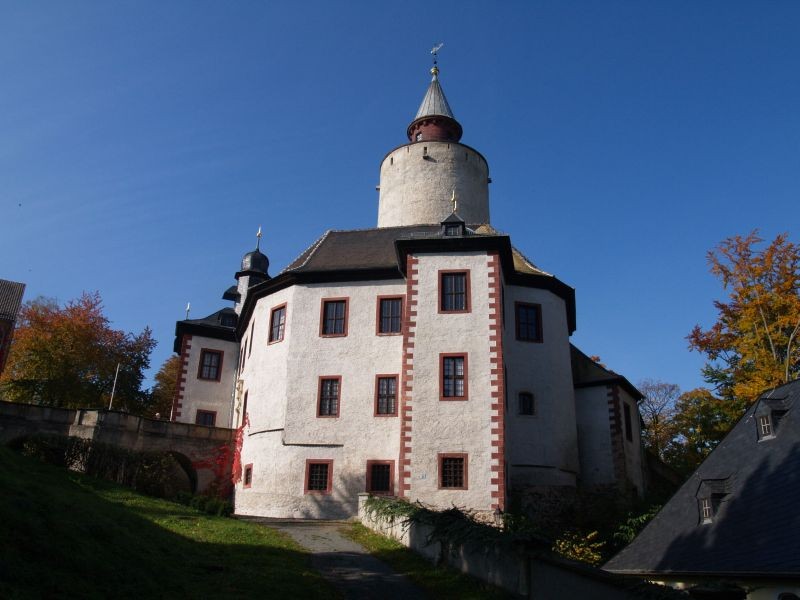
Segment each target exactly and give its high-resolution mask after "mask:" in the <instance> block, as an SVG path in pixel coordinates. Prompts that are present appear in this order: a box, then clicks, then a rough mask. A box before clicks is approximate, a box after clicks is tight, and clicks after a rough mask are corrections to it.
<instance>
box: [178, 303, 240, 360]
mask: <svg viewBox="0 0 800 600" xmlns="http://www.w3.org/2000/svg"><path fill="white" fill-rule="evenodd" d="M237 323H238V317H237V315H236V311H235V310H233V309H232V308H223V309H222V310H218V311H217V312H215V313H211V314H210V315H208V316H207V317H203V318H202V319H184V320H183V321H178V322H177V323H175V343H174V345H173V350H174V351H175V352H180V351H181V348H180V344H181V339H182V338H183V336H184V335H186V334H192V335H201V336H203V337H209V338H214V339H220V340H227V341H231V342H232V341H234V340H235V339H236V325H237Z"/></svg>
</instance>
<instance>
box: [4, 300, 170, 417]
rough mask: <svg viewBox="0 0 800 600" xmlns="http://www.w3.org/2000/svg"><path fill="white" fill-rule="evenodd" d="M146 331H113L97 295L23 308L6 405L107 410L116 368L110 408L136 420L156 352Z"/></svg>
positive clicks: (144, 400) (7, 373)
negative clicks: (9, 403) (134, 332)
mask: <svg viewBox="0 0 800 600" xmlns="http://www.w3.org/2000/svg"><path fill="white" fill-rule="evenodd" d="M155 344H156V342H155V341H154V340H153V338H152V336H151V333H150V329H149V328H145V329H144V331H142V332H141V333H139V334H136V335H134V334H131V333H125V332H123V331H119V330H116V329H113V328H112V327H111V326H110V322H109V320H108V318H107V317H106V316H105V315H104V314H103V306H102V301H101V299H100V295H99V294H98V293H96V292H95V293H93V294H89V293H84V294H83V295H82V296H81V297H80V298H78V299H77V300H72V301H70V302H67V303H66V305H64V306H63V307H61V306H59V304H58V303H57V302H56V301H55V300H52V299H46V298H37V299H35V300H32V301H30V302H26V303H25V304H24V305H23V307H22V310H21V312H20V318H19V320H18V326H17V330H16V333H15V335H14V340H13V342H12V344H11V350H10V353H9V357H8V363H7V365H6V369H5V371H4V372H3V375H2V378H0V394H2V395H3V397H4V398H5V399H7V400H11V401H16V402H31V403H35V404H45V405H49V406H57V407H72V408H74V407H103V406H108V402H109V398H110V395H111V388H112V385H113V382H114V375H115V371H116V368H117V364H119V365H120V370H119V376H118V378H117V385H116V389H115V393H114V408H117V409H120V410H127V411H129V412H133V413H136V414H141V413H142V412H143V411H144V410H145V409H146V407H147V405H148V404H149V398H148V394H147V393H146V392H145V391H143V390H142V389H141V384H142V380H143V379H144V370H145V369H147V368H148V367H149V366H150V352H151V351H152V349H153V347H154V346H155Z"/></svg>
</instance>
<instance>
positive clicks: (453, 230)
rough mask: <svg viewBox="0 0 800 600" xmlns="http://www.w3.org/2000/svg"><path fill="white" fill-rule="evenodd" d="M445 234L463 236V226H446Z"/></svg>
mask: <svg viewBox="0 0 800 600" xmlns="http://www.w3.org/2000/svg"><path fill="white" fill-rule="evenodd" d="M444 234H445V235H448V236H450V235H461V225H445V227H444Z"/></svg>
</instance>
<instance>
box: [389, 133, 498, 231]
mask: <svg viewBox="0 0 800 600" xmlns="http://www.w3.org/2000/svg"><path fill="white" fill-rule="evenodd" d="M453 191H455V193H456V198H457V199H458V214H459V215H460V216H461V218H463V219H464V220H465V221H466V222H467V223H471V224H472V223H488V222H489V166H488V165H487V164H486V160H485V159H484V158H483V157H482V156H481V155H480V154H478V153H477V152H475V150H473V149H472V148H470V147H469V146H464V145H462V144H458V143H456V142H432V141H427V142H417V143H412V144H406V145H404V146H400V147H399V148H395V149H394V150H392V151H391V152H390V153H389V154H388V155H387V156H386V158H384V159H383V162H382V163H381V171H380V196H379V200H378V227H396V226H400V225H416V224H433V223H441V222H442V221H443V220H444V219H446V218H447V217H448V216H449V215H450V213H452V212H453V204H452V202H451V198H452V195H453Z"/></svg>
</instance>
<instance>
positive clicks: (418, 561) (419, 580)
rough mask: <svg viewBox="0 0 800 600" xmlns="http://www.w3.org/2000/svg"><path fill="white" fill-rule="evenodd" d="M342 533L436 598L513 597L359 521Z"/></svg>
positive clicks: (467, 599) (348, 526)
mask: <svg viewBox="0 0 800 600" xmlns="http://www.w3.org/2000/svg"><path fill="white" fill-rule="evenodd" d="M341 532H342V534H344V535H346V536H347V537H349V538H350V539H352V540H353V541H355V542H357V543H359V544H361V545H362V546H364V548H366V549H367V550H368V551H369V552H370V554H372V555H373V556H375V557H376V558H378V559H380V560H382V561H383V562H385V563H386V564H387V565H389V566H390V567H392V568H393V569H394V570H395V571H397V572H398V573H402V574H403V575H405V576H406V577H408V578H409V579H410V580H411V581H413V582H414V583H416V584H417V585H418V586H419V587H421V588H423V589H424V590H426V591H427V592H428V595H429V597H430V598H436V599H437V600H439V599H442V600H448V599H452V600H479V599H484V598H487V599H497V600H499V599H501V598H510V597H511V596H510V595H508V594H506V593H505V592H504V591H503V590H501V589H500V588H496V587H494V586H491V585H488V584H485V583H483V582H482V581H479V580H477V579H474V578H472V577H469V576H467V575H464V574H462V573H460V572H459V571H456V570H455V569H452V568H450V567H435V566H433V565H432V564H431V563H430V562H428V561H427V560H425V559H424V558H422V557H421V556H420V555H419V554H417V553H416V552H414V551H413V550H409V549H408V548H406V547H405V546H403V545H402V544H401V543H399V542H396V541H395V540H392V539H389V538H387V537H384V536H382V535H379V534H377V533H375V532H374V531H371V530H370V529H367V528H366V527H364V526H363V525H361V524H359V523H354V524H353V525H347V526H345V527H343V528H342V529H341Z"/></svg>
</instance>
